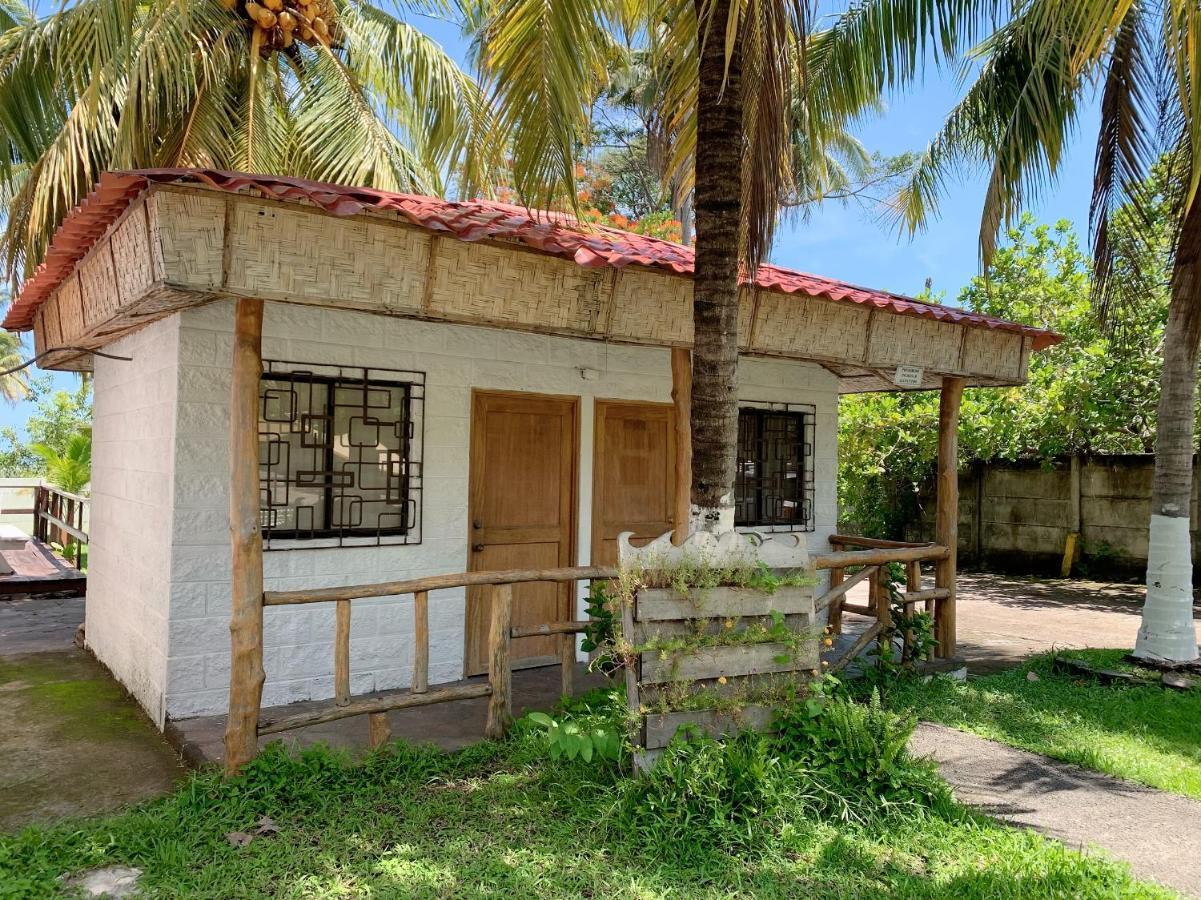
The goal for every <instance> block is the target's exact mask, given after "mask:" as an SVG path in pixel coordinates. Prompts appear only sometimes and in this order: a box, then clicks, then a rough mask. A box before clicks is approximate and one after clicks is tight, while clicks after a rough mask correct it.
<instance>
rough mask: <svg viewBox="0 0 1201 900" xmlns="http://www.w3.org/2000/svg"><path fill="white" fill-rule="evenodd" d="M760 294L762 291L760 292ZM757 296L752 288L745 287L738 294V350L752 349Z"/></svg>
mask: <svg viewBox="0 0 1201 900" xmlns="http://www.w3.org/2000/svg"><path fill="white" fill-rule="evenodd" d="M758 293H759V294H761V293H762V291H760V292H758ZM757 302H758V299H757V294H756V293H755V292H754V291H752V290H751V289H750V288H747V287H744V288H742V289H741V290H739V292H738V349H739V350H744V351H745V350H749V349H751V338H752V337H753V336H754V335H752V334H751V330H752V329H753V328H754V326H755V304H756V303H757Z"/></svg>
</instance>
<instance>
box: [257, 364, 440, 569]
mask: <svg viewBox="0 0 1201 900" xmlns="http://www.w3.org/2000/svg"><path fill="white" fill-rule="evenodd" d="M424 406H425V375H424V373H422V372H410V371H402V370H396V369H366V368H352V367H343V366H316V365H307V364H302V363H285V362H280V361H276V360H267V361H265V363H264V372H263V377H262V380H261V381H260V383H259V485H260V490H259V498H260V524H261V526H262V529H263V540H264V546H265V547H267V548H269V549H287V547H288V545H287V544H286V543H285V544H283V545H282V546H281V542H288V541H317V542H321V543H320V545H321V546H332V547H340V546H347V545H353V546H363V545H365V544H366V545H371V544H416V543H420V542H421V451H422V443H423V440H422V439H423V434H422V425H423V421H424V416H423V411H424ZM307 546H312V544H311V543H310V544H307Z"/></svg>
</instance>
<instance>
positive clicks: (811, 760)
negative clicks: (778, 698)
mask: <svg viewBox="0 0 1201 900" xmlns="http://www.w3.org/2000/svg"><path fill="white" fill-rule="evenodd" d="M916 726H917V719H916V717H914V716H911V715H910V716H900V715H897V714H896V713H893V712H890V711H889V710H887V709H885V708H884V707H883V705H882V704H881V702H880V694H879V693H878V692H877V691H873V692H872V694H871V698H870V699H869V700H868V702H867V703H856V702H854V701H853V700H850V699H847V698H842V697H839V698H834V699H830V700H827V701H826V702H825V703H823V704H820V705H818V706H816V707H815V706H814V705H813V704H804V705H797V706H793V707H791V708H789V709H785V710H783V711H781V712H780V713H779V714H778V715H777V717H776V729H777V731H776V737H775V744H776V745H777V746H778V747H779V748H780V752H781V753H782V754H783V755H785V756H787V757H788V758H789V759H790V760H792V761H793V762H795V763H797V764H798V765H800V766H801V767H803V768H804V770H805V771H806V773H807V774H808V777H809V779H810V780H811V782H812V786H811V789H810V793H811V795H812V801H811V802H812V803H813V804H814V807H815V811H816V812H818V813H820V814H822V815H825V816H834V817H837V818H840V819H845V820H858V821H865V820H868V819H872V818H875V817H878V816H881V815H891V814H894V813H896V812H900V811H904V812H906V813H913V812H921V811H926V810H929V809H930V808H932V807H935V806H940V805H942V804H944V803H946V802H947V801H948V800H949V794H948V792H947V789H946V787H945V785H944V783H943V782H942V781H941V780H940V779H939V778H938V777H937V775H936V773H935V772H934V770H933V767H932V766H931V765H929V764H926V763H923V762H919V761H917V760H914V759H913V758H912V757H910V755H909V751H908V749H907V747H908V743H909V738H910V736H911V735H912V734H913V729H914V728H915V727H916Z"/></svg>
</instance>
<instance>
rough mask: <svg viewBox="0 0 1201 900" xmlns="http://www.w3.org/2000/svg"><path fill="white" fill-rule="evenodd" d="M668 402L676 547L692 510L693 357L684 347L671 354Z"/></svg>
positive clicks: (681, 540)
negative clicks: (673, 438)
mask: <svg viewBox="0 0 1201 900" xmlns="http://www.w3.org/2000/svg"><path fill="white" fill-rule="evenodd" d="M671 402H672V418H673V420H674V422H675V436H676V484H675V497H674V503H673V511H672V515H673V517H674V518H675V525H676V529H675V532H674V533H673V534H672V536H671V542H672V543H673V544H675V545H676V546H677V547H678V546H679V545H680V544H683V543H684V541H685V540H686V539H687V537H688V526H689V519H690V518H691V510H692V354H691V353H689V351H688V350H686V349H685V348H683V347H673V348H672V350H671Z"/></svg>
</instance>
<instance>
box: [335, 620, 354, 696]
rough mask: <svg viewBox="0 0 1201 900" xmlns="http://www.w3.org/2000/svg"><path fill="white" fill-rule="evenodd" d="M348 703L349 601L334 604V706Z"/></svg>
mask: <svg viewBox="0 0 1201 900" xmlns="http://www.w3.org/2000/svg"><path fill="white" fill-rule="evenodd" d="M348 703H350V601H349V600H339V601H338V602H337V603H335V604H334V705H335V706H346V705H347V704H348Z"/></svg>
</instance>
